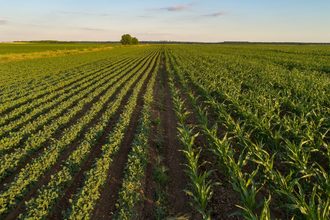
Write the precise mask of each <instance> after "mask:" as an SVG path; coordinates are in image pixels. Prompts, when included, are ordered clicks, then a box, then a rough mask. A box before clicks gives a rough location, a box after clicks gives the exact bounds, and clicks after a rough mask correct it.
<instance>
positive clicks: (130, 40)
mask: <svg viewBox="0 0 330 220" xmlns="http://www.w3.org/2000/svg"><path fill="white" fill-rule="evenodd" d="M120 42H121V44H123V45H132V44H138V43H139V40H138V39H137V38H136V37H132V36H131V35H130V34H124V35H123V36H121V40H120Z"/></svg>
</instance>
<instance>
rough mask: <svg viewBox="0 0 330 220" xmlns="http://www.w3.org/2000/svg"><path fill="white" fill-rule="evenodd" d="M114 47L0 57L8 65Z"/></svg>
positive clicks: (0, 61)
mask: <svg viewBox="0 0 330 220" xmlns="http://www.w3.org/2000/svg"><path fill="white" fill-rule="evenodd" d="M112 48H113V47H95V48H84V49H72V50H53V51H42V52H34V53H15V54H3V55H0V63H6V62H11V61H18V60H28V59H37V58H44V57H57V56H65V55H72V54H82V53H89V52H96V51H105V50H110V49H112Z"/></svg>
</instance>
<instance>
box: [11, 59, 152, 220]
mask: <svg viewBox="0 0 330 220" xmlns="http://www.w3.org/2000/svg"><path fill="white" fill-rule="evenodd" d="M150 61H151V60H150ZM142 62H143V61H142ZM144 62H145V63H146V62H147V60H144ZM137 65H138V64H137ZM148 65H150V63H149V64H148ZM141 68H143V67H142V66H141ZM141 68H140V69H141ZM131 70H133V68H132V69H131ZM137 71H139V70H137ZM141 77H142V74H141V76H140V77H139V78H138V79H137V80H136V81H135V82H134V83H133V85H132V86H131V88H130V90H129V92H128V93H127V94H126V96H125V97H124V99H123V101H122V102H121V105H120V107H119V109H118V111H117V112H116V113H115V114H114V116H113V117H112V120H111V121H110V122H109V124H108V127H107V128H106V132H104V133H103V135H102V136H101V138H100V140H99V141H98V144H96V145H95V147H93V148H92V151H91V152H90V154H89V156H88V158H87V159H86V161H85V162H84V164H83V166H82V167H81V169H80V171H79V172H78V173H77V174H76V175H75V177H74V181H73V182H72V184H73V185H71V186H70V187H69V188H68V189H67V190H66V192H65V196H64V197H63V198H61V199H60V202H58V203H57V204H56V208H55V209H54V213H51V214H50V218H52V219H60V218H61V214H62V210H66V208H67V206H68V205H69V200H68V199H67V198H71V197H72V195H73V193H74V192H76V191H77V190H78V187H79V186H81V184H82V183H83V176H84V175H83V174H84V172H85V171H86V170H87V169H89V168H90V167H91V165H92V164H93V162H94V159H95V158H96V157H98V156H99V155H100V154H101V146H102V145H104V144H105V142H106V140H107V136H108V135H109V133H110V132H111V130H112V128H113V127H114V124H115V123H114V122H116V119H118V117H119V115H120V113H121V112H122V111H123V108H124V106H125V104H126V102H127V100H128V98H129V97H130V95H131V93H132V90H133V89H134V86H135V85H136V83H137V82H138V81H139V80H140V78H141ZM130 79H131V77H130V78H129V79H127V80H126V81H125V82H124V83H123V85H124V84H125V83H126V82H128V80H130ZM108 89H109V88H108ZM106 90H107V89H106ZM120 90H121V88H118V89H117V90H116V91H115V93H114V94H113V95H112V96H111V97H110V99H109V100H107V102H106V103H105V105H104V106H103V108H102V110H101V111H100V112H98V114H97V116H96V117H94V119H93V120H92V121H91V122H90V123H88V125H87V126H86V127H85V128H84V129H83V131H82V132H81V133H80V135H79V137H77V138H76V139H75V140H74V141H73V143H72V144H71V145H70V146H71V147H70V148H66V149H65V150H64V151H63V152H62V154H61V156H60V158H59V160H58V162H57V163H56V164H55V165H54V166H53V167H52V168H51V169H50V170H48V171H46V173H45V175H43V177H42V178H40V179H39V180H38V181H37V182H36V183H35V184H34V185H33V187H32V188H31V189H30V190H29V192H28V193H27V195H26V196H24V197H23V199H22V200H21V201H20V203H19V204H18V205H17V206H16V207H14V208H13V209H12V211H11V212H10V213H9V214H8V215H7V218H6V219H15V218H16V217H17V216H18V215H19V213H21V212H22V211H24V204H25V201H28V200H29V199H30V198H32V197H34V196H35V195H36V193H37V190H38V189H39V188H40V187H41V186H43V185H45V184H47V183H48V182H49V180H50V178H51V176H52V175H54V174H55V173H56V172H58V171H59V170H60V168H61V165H62V164H63V163H64V162H65V160H66V159H67V158H68V157H69V155H70V154H71V153H72V152H73V151H74V150H75V149H76V148H77V147H78V145H79V143H80V141H81V139H82V138H83V135H84V134H85V133H86V132H87V131H88V129H89V128H91V127H93V126H94V125H95V124H96V123H97V121H98V119H99V118H100V117H101V115H102V114H103V113H104V112H105V110H106V108H105V107H106V106H108V104H109V103H110V102H112V101H114V100H115V98H116V96H117V95H118V94H119V92H120ZM92 103H93V102H91V103H88V104H89V105H90V106H88V107H89V108H91V106H92ZM89 108H85V107H84V108H83V110H82V111H81V112H80V113H79V114H78V115H76V116H75V119H74V120H73V121H70V125H73V124H74V123H75V122H76V121H77V120H79V118H80V117H82V116H83V115H84V114H85V113H86V112H87V111H88V109H89ZM70 125H69V126H70ZM107 131H108V132H107ZM23 167H24V166H23Z"/></svg>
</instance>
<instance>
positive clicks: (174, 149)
mask: <svg viewBox="0 0 330 220" xmlns="http://www.w3.org/2000/svg"><path fill="white" fill-rule="evenodd" d="M160 74H161V81H162V87H163V88H164V108H163V112H161V123H162V124H163V126H164V144H165V146H164V153H165V154H164V157H165V164H166V166H167V168H168V177H169V182H168V190H167V193H168V203H169V205H170V207H169V210H168V211H169V214H170V215H172V216H179V215H185V214H188V213H191V210H190V206H189V200H188V197H187V195H186V193H185V192H184V190H185V189H186V187H187V182H188V181H187V176H186V175H185V172H184V169H185V167H184V163H185V162H184V161H185V160H184V156H183V154H182V153H181V152H180V150H181V148H180V144H179V141H178V139H177V135H176V134H177V127H176V126H177V119H176V116H175V112H174V106H173V103H172V95H171V92H170V88H169V84H168V75H167V72H166V69H165V59H164V58H163V59H162V63H161V72H160Z"/></svg>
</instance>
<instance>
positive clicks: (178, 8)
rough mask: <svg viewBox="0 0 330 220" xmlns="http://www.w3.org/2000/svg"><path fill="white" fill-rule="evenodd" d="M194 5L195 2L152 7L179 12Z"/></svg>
mask: <svg viewBox="0 0 330 220" xmlns="http://www.w3.org/2000/svg"><path fill="white" fill-rule="evenodd" d="M192 6H193V3H190V4H180V5H170V6H167V7H161V8H154V9H151V10H162V11H169V12H179V11H186V10H188V9H190V8H191V7H192ZM149 10H150V9H149Z"/></svg>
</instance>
